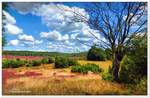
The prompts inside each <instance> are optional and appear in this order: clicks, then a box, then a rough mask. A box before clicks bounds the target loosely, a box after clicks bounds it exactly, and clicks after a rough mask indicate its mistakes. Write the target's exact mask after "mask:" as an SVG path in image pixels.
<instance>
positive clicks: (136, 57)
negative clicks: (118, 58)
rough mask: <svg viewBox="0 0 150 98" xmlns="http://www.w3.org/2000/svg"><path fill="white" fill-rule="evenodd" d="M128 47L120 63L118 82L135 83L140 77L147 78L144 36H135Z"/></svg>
mask: <svg viewBox="0 0 150 98" xmlns="http://www.w3.org/2000/svg"><path fill="white" fill-rule="evenodd" d="M129 47H130V48H128V53H127V54H126V55H125V56H124V58H123V60H122V62H121V70H120V72H119V81H120V82H125V83H137V82H139V81H140V79H141V78H142V77H144V76H147V41H146V36H143V37H142V36H139V35H138V36H136V37H135V38H134V40H132V43H131V44H130V46H129Z"/></svg>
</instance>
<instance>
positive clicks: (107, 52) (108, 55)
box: [105, 48, 112, 60]
mask: <svg viewBox="0 0 150 98" xmlns="http://www.w3.org/2000/svg"><path fill="white" fill-rule="evenodd" d="M105 54H106V58H107V60H111V59H112V51H111V49H109V48H107V49H105Z"/></svg>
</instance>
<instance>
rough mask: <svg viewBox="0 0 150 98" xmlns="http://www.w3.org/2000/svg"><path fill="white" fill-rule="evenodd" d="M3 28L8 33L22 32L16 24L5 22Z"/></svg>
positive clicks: (16, 33)
mask: <svg viewBox="0 0 150 98" xmlns="http://www.w3.org/2000/svg"><path fill="white" fill-rule="evenodd" d="M4 28H5V30H6V31H5V32H6V33H8V34H12V35H18V34H21V33H23V30H22V29H20V28H18V27H17V26H16V25H13V24H6V25H5V26H4Z"/></svg>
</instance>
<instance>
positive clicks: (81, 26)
mask: <svg viewBox="0 0 150 98" xmlns="http://www.w3.org/2000/svg"><path fill="white" fill-rule="evenodd" d="M86 4H89V3H77V2H74V3H72V2H70V3H69V2H67V3H35V2H26V3H25V2H23V3H21V2H20V3H19V2H18V3H15V2H14V3H9V7H8V10H7V11H3V14H4V15H5V17H6V19H5V20H3V22H4V23H5V25H4V28H5V32H4V33H5V35H6V39H7V45H6V46H5V47H4V50H29V51H50V52H67V53H71V52H83V51H88V50H89V48H90V47H89V46H88V45H90V46H92V45H93V44H95V43H99V42H100V40H102V41H105V42H107V40H106V39H105V38H104V37H102V35H100V32H99V31H98V30H95V29H94V28H91V27H90V26H89V25H88V24H86V23H85V22H75V21H73V20H74V19H75V18H77V19H81V18H82V17H80V16H78V15H76V14H74V13H73V12H74V11H76V12H77V13H78V14H80V15H82V16H84V18H85V19H84V20H86V21H88V20H89V19H91V18H92V17H94V16H91V14H90V13H89V12H87V10H85V8H87V7H88V8H91V9H92V5H90V6H89V5H86ZM102 7H104V8H105V5H102ZM112 7H113V9H115V8H116V9H118V7H119V9H118V10H117V11H118V14H119V10H121V6H120V5H119V3H114V5H113V6H112ZM106 11H107V13H108V14H109V15H110V16H111V18H110V20H111V23H112V24H111V25H113V24H114V23H113V22H115V24H116V25H117V21H116V19H115V17H116V16H115V15H113V14H112V12H110V11H108V10H106ZM125 14H127V13H126V12H124V13H123V14H122V15H123V19H124V18H125V17H126V15H125ZM131 15H132V13H131ZM146 18H147V17H146ZM136 19H137V17H135V18H133V20H132V21H135V20H136ZM99 24H100V25H103V24H104V23H103V21H99ZM137 27H138V26H134V27H133V28H131V29H130V31H131V32H132V31H134V29H135V28H137ZM90 32H92V33H93V34H94V35H95V36H96V37H97V38H98V39H100V40H97V39H95V37H94V36H93V35H92V34H91V33H90ZM83 43H84V44H83ZM116 43H117V41H116ZM86 44H88V45H86Z"/></svg>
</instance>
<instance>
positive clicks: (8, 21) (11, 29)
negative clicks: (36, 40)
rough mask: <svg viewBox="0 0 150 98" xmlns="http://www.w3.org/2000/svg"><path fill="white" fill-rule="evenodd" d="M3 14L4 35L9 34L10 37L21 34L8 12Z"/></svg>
mask: <svg viewBox="0 0 150 98" xmlns="http://www.w3.org/2000/svg"><path fill="white" fill-rule="evenodd" d="M3 14H4V15H5V19H4V20H3V22H4V23H5V24H4V29H5V33H7V34H11V35H18V34H21V33H23V30H22V29H20V28H19V27H18V26H16V25H15V24H16V20H15V18H14V17H13V16H11V15H10V14H9V13H8V12H6V11H3Z"/></svg>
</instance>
